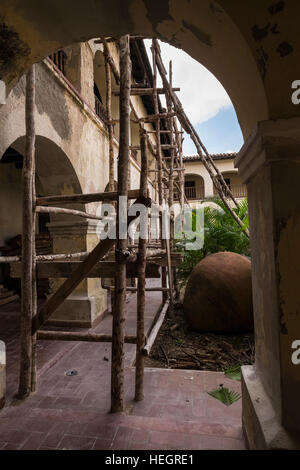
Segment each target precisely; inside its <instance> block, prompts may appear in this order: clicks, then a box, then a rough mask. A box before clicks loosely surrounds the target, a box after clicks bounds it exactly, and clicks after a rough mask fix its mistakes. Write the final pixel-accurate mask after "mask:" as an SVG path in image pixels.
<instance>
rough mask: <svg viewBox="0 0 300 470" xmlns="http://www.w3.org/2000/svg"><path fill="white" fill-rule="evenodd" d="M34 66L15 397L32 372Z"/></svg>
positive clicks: (29, 78)
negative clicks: (19, 344) (18, 368)
mask: <svg viewBox="0 0 300 470" xmlns="http://www.w3.org/2000/svg"><path fill="white" fill-rule="evenodd" d="M34 107H35V68H34V66H32V67H31V68H30V69H29V71H28V72H27V75H26V102H25V121H26V149H25V157H24V164H23V175H22V198H23V227H22V231H23V237H22V288H21V289H22V300H21V324H20V342H21V361H20V376H19V391H18V397H19V398H25V397H27V396H28V395H29V394H30V392H31V381H32V376H31V371H32V334H31V325H32V315H33V296H32V295H33V249H34V247H33V245H34V242H33V237H34V217H33V194H34V193H33V185H34V159H35V119H34Z"/></svg>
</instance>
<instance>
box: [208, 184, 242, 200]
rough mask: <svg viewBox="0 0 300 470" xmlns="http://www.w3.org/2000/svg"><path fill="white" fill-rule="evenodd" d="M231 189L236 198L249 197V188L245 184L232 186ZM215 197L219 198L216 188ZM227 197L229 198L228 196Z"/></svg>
mask: <svg viewBox="0 0 300 470" xmlns="http://www.w3.org/2000/svg"><path fill="white" fill-rule="evenodd" d="M229 188H230V189H231V192H232V194H233V196H234V197H235V198H243V197H247V186H246V185H245V184H231V185H230V186H229ZM214 195H215V196H218V193H217V191H216V188H214ZM225 196H226V197H228V195H226V194H225Z"/></svg>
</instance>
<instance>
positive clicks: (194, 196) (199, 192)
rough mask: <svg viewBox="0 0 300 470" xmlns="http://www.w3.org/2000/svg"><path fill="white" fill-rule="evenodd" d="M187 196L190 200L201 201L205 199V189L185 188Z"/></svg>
mask: <svg viewBox="0 0 300 470" xmlns="http://www.w3.org/2000/svg"><path fill="white" fill-rule="evenodd" d="M184 192H185V196H186V198H187V199H188V200H199V199H204V189H203V188H196V187H195V186H191V187H190V188H188V187H187V188H184Z"/></svg>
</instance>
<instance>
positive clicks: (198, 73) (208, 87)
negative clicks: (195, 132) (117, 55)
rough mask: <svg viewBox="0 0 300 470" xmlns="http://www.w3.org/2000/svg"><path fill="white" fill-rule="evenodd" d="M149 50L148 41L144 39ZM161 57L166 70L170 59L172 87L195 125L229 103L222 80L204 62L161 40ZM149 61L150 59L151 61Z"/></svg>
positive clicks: (149, 43)
mask: <svg viewBox="0 0 300 470" xmlns="http://www.w3.org/2000/svg"><path fill="white" fill-rule="evenodd" d="M145 43H146V46H147V50H148V53H149V50H150V46H151V41H150V40H146V41H145ZM160 46H161V52H162V58H163V61H164V65H165V67H166V69H167V70H168V68H169V61H170V60H172V62H173V86H174V87H180V88H181V91H180V92H179V93H178V97H179V98H180V100H181V102H182V104H183V107H184V110H185V112H186V114H187V116H188V117H189V119H190V120H191V121H192V123H193V124H194V125H197V124H200V123H201V122H204V121H207V120H208V119H210V118H213V117H214V116H216V114H218V112H219V111H220V110H221V109H222V108H224V107H227V106H230V105H231V101H230V98H229V96H228V94H227V93H226V91H225V89H224V88H223V86H222V85H221V83H220V82H219V81H218V80H217V79H216V78H215V77H214V75H212V74H211V73H210V72H209V71H208V70H207V69H206V68H205V67H203V65H201V64H199V62H197V61H196V60H194V59H192V58H191V57H190V56H189V55H188V54H186V53H185V52H183V51H182V50H180V49H177V48H175V47H173V46H170V45H169V44H166V43H163V42H161V41H160ZM151 63H152V60H151Z"/></svg>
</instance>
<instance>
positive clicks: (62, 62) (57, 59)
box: [49, 51, 67, 75]
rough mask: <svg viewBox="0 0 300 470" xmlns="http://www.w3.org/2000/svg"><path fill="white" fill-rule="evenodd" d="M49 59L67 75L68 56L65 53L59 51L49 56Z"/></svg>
mask: <svg viewBox="0 0 300 470" xmlns="http://www.w3.org/2000/svg"><path fill="white" fill-rule="evenodd" d="M49 58H50V59H51V60H52V62H53V63H54V64H55V65H56V67H57V68H58V69H59V70H60V71H61V73H62V74H63V75H66V62H67V54H66V53H65V51H57V52H54V54H51V55H49Z"/></svg>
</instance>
